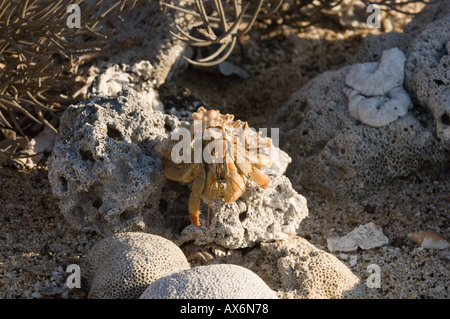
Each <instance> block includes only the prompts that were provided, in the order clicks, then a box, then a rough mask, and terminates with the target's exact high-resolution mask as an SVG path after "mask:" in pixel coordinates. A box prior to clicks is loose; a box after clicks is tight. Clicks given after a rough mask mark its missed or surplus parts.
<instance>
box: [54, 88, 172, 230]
mask: <svg viewBox="0 0 450 319" xmlns="http://www.w3.org/2000/svg"><path fill="white" fill-rule="evenodd" d="M141 103H142V100H141V95H138V94H137V93H136V92H134V91H132V90H127V91H124V92H122V93H121V95H120V96H119V97H118V98H106V97H94V98H92V99H90V100H87V101H83V102H80V103H79V104H77V105H72V106H70V107H69V108H67V110H66V111H65V112H64V113H63V115H62V116H61V124H60V128H59V130H60V133H59V135H58V137H57V139H56V142H55V146H54V149H53V153H52V156H51V158H50V163H49V182H50V185H51V187H52V191H53V194H54V195H55V196H56V198H57V199H59V207H60V210H61V212H62V214H63V215H64V216H65V217H66V218H67V219H68V220H69V221H70V222H71V224H72V226H73V227H75V228H77V229H80V230H94V231H96V232H98V233H100V234H103V235H110V234H112V233H114V232H117V231H141V230H148V229H147V226H151V225H155V227H154V228H155V229H158V228H160V229H161V230H162V229H164V227H163V224H161V223H163V221H162V220H161V218H162V217H161V216H160V215H161V214H160V213H159V207H158V200H159V198H160V194H161V188H162V187H163V186H164V183H165V178H164V175H163V174H162V171H161V170H162V168H161V163H160V161H159V155H158V154H157V152H156V151H155V150H154V149H153V148H154V145H155V144H156V141H155V139H156V138H158V137H161V136H165V134H167V133H166V129H165V128H164V127H165V126H170V125H171V123H172V122H173V121H175V120H176V119H175V118H173V117H172V118H171V117H169V116H166V115H163V114H162V113H160V112H158V111H151V110H144V109H142V108H140V107H139V105H140V104H141ZM171 121H172V122H171ZM158 225H159V227H158ZM161 233H162V231H160V233H158V234H161Z"/></svg>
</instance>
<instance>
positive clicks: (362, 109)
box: [344, 48, 412, 127]
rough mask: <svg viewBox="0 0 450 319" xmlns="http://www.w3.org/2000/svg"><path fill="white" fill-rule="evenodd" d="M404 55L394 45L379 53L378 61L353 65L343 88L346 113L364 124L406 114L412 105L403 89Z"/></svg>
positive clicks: (382, 123) (380, 123) (379, 123)
mask: <svg viewBox="0 0 450 319" xmlns="http://www.w3.org/2000/svg"><path fill="white" fill-rule="evenodd" d="M405 59H406V57H405V55H404V54H403V52H401V51H400V50H399V49H397V48H393V49H390V50H387V51H385V52H384V53H383V56H382V58H381V62H380V63H377V62H372V63H362V64H356V65H353V66H352V67H351V69H350V72H349V73H348V74H347V76H346V78H345V83H346V84H347V85H348V86H350V87H352V88H353V89H348V88H346V89H344V93H345V94H346V95H347V97H348V99H349V112H350V115H351V116H352V117H353V118H355V119H357V120H360V121H361V122H363V123H364V124H367V125H370V126H373V127H380V126H385V125H388V124H389V123H391V122H393V121H395V120H397V119H398V118H399V117H401V116H404V115H406V113H408V109H410V108H411V107H412V102H411V99H410V98H409V95H408V93H406V91H405V90H404V89H403V87H402V84H403V80H404V64H405Z"/></svg>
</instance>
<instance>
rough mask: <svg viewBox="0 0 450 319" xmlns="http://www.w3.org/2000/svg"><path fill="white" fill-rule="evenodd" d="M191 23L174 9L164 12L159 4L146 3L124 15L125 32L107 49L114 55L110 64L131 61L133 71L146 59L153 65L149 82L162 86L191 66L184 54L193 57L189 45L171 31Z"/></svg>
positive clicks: (130, 65)
mask: <svg viewBox="0 0 450 319" xmlns="http://www.w3.org/2000/svg"><path fill="white" fill-rule="evenodd" d="M175 2H179V1H175ZM188 23H189V21H188V19H187V17H186V15H185V14H184V13H182V12H178V11H170V10H168V12H166V13H163V12H161V7H160V4H159V2H158V1H144V2H143V3H142V4H141V5H140V6H139V7H137V8H135V9H134V10H131V11H130V12H128V13H126V14H125V15H123V24H122V25H121V26H120V28H121V29H122V30H123V32H121V34H120V35H119V37H118V38H117V40H115V41H114V42H113V43H111V45H110V47H109V48H108V49H107V52H113V54H111V55H110V57H109V59H108V60H107V62H108V63H113V64H121V63H123V61H127V63H129V67H130V68H132V67H133V66H134V65H135V64H136V63H139V62H141V61H143V60H144V61H146V62H148V63H150V64H151V65H152V66H153V68H152V69H151V70H150V73H149V77H148V80H150V82H151V83H152V84H153V85H154V86H155V87H159V86H160V85H162V84H163V83H165V82H166V81H170V79H171V78H173V77H174V76H176V75H177V74H179V73H180V72H182V71H183V70H184V69H186V68H187V66H188V63H187V61H186V60H185V59H184V58H183V55H187V56H190V54H192V53H190V48H189V46H187V45H186V44H185V43H184V42H183V41H181V40H179V39H177V38H176V37H175V36H173V35H172V34H170V32H169V30H172V29H174V28H175V24H176V25H180V26H182V27H186V28H188ZM116 27H117V28H118V27H119V26H116Z"/></svg>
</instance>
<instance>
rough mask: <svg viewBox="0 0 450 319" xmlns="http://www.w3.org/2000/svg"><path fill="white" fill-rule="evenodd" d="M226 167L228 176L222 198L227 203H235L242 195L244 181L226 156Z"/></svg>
mask: <svg viewBox="0 0 450 319" xmlns="http://www.w3.org/2000/svg"><path fill="white" fill-rule="evenodd" d="M226 167H227V170H228V174H227V177H226V187H225V191H224V194H223V197H224V199H225V201H226V202H227V203H231V202H234V201H236V200H237V199H238V198H239V197H241V195H242V194H243V193H244V191H245V180H244V177H242V175H240V174H239V172H238V169H237V167H236V165H235V164H234V162H233V160H232V159H231V157H230V156H229V155H228V154H227V156H226Z"/></svg>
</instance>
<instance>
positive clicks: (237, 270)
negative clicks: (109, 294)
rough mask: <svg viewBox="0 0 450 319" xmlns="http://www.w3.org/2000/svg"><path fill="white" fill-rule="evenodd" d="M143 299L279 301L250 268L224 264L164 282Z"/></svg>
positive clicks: (159, 280) (161, 279)
mask: <svg viewBox="0 0 450 319" xmlns="http://www.w3.org/2000/svg"><path fill="white" fill-rule="evenodd" d="M140 299H277V295H276V294H275V292H274V291H272V290H271V289H270V288H269V287H268V286H267V285H266V284H265V283H264V281H263V280H262V279H261V278H260V277H258V276H257V275H256V274H255V273H253V272H252V271H250V270H248V269H247V268H244V267H241V266H237V265H231V264H220V265H209V266H198V267H195V268H192V269H189V270H185V271H181V272H178V273H174V274H172V275H169V276H165V277H163V278H160V279H158V280H156V281H155V282H153V283H152V284H150V285H149V286H148V288H147V289H146V290H145V291H144V293H143V294H142V295H141V297H140Z"/></svg>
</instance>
